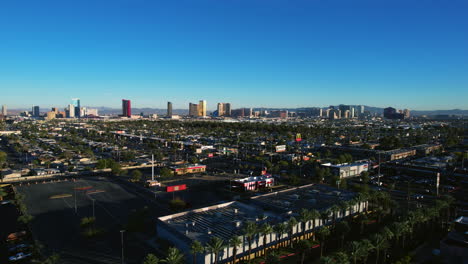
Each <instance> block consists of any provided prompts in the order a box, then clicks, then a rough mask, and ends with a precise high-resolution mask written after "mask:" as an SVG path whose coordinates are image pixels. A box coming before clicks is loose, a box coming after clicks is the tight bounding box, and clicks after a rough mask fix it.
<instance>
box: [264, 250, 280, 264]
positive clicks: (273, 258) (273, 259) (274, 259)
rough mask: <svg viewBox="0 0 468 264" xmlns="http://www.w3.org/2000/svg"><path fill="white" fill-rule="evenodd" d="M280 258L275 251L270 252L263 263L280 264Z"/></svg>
mask: <svg viewBox="0 0 468 264" xmlns="http://www.w3.org/2000/svg"><path fill="white" fill-rule="evenodd" d="M280 260H281V258H280V255H279V253H278V252H276V251H273V250H272V251H270V252H268V254H267V255H266V257H265V263H267V264H278V263H279V262H280Z"/></svg>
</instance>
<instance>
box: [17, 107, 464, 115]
mask: <svg viewBox="0 0 468 264" xmlns="http://www.w3.org/2000/svg"><path fill="white" fill-rule="evenodd" d="M89 108H94V109H98V111H99V114H100V115H118V114H121V113H122V109H120V108H111V107H105V106H101V107H89ZM306 108H312V107H298V108H267V107H253V109H254V110H256V111H258V110H267V111H272V110H288V111H290V112H298V111H299V112H300V111H301V110H303V109H306ZM321 108H322V109H326V108H327V107H321ZM41 110H42V109H41ZM365 110H366V111H369V112H371V113H377V114H382V113H383V110H384V108H381V107H373V106H365ZM410 110H411V109H410ZM23 111H31V109H25V108H24V109H11V110H10V109H9V110H8V113H9V114H18V113H20V112H23ZM41 112H43V111H41ZM208 112H209V113H210V112H211V111H208ZM132 113H133V114H134V115H137V114H140V113H144V114H145V115H148V114H158V115H165V114H166V113H167V109H161V108H132ZM172 113H173V114H175V115H187V114H188V109H173V110H172ZM411 115H412V116H421V115H428V116H429V115H430V116H433V115H457V116H468V110H461V109H452V110H411Z"/></svg>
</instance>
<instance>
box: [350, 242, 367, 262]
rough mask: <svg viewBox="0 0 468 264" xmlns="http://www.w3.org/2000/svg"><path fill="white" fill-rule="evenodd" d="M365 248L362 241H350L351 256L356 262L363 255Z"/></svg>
mask: <svg viewBox="0 0 468 264" xmlns="http://www.w3.org/2000/svg"><path fill="white" fill-rule="evenodd" d="M364 250H365V249H364V245H363V244H362V243H361V242H360V241H351V243H349V250H348V251H349V256H350V257H351V259H352V260H353V263H354V264H356V263H357V261H358V260H359V259H361V258H362V257H363V255H364Z"/></svg>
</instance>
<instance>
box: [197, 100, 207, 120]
mask: <svg viewBox="0 0 468 264" xmlns="http://www.w3.org/2000/svg"><path fill="white" fill-rule="evenodd" d="M198 116H201V117H205V116H206V100H200V102H198Z"/></svg>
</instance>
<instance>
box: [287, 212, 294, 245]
mask: <svg viewBox="0 0 468 264" xmlns="http://www.w3.org/2000/svg"><path fill="white" fill-rule="evenodd" d="M286 225H287V227H288V232H289V246H290V247H291V248H292V247H293V237H294V227H295V226H296V225H297V220H296V218H294V217H291V218H289V221H288V223H287V224H286Z"/></svg>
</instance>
